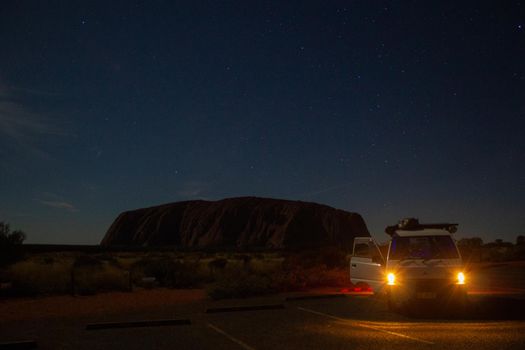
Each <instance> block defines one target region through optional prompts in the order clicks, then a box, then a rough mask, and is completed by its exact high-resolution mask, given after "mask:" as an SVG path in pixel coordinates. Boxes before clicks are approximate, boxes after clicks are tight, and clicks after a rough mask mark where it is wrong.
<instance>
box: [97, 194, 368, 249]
mask: <svg viewBox="0 0 525 350" xmlns="http://www.w3.org/2000/svg"><path fill="white" fill-rule="evenodd" d="M369 235H370V233H369V232H368V229H367V227H366V224H365V222H364V220H363V218H362V217H361V215H359V214H356V213H350V212H347V211H344V210H339V209H335V208H331V207H329V206H326V205H321V204H317V203H310V202H300V201H290V200H281V199H270V198H258V197H240V198H228V199H223V200H219V201H203V200H195V201H185V202H176V203H170V204H164V205H159V206H155V207H151V208H143V209H137V210H131V211H126V212H123V213H121V214H120V215H119V216H118V217H117V218H116V219H115V221H114V222H113V224H112V225H111V227H110V228H109V230H108V231H107V233H106V235H105V237H104V239H103V240H102V242H101V245H103V246H117V245H118V246H177V247H184V248H230V249H231V248H241V249H242V248H268V249H302V248H313V247H320V246H338V247H342V248H345V249H350V248H351V245H352V242H353V239H354V237H356V236H369Z"/></svg>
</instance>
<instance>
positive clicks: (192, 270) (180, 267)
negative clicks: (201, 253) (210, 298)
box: [132, 259, 203, 288]
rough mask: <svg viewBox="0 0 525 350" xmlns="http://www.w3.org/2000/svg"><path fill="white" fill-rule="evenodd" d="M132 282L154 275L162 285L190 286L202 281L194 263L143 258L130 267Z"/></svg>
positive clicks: (138, 282) (139, 282) (197, 284)
mask: <svg viewBox="0 0 525 350" xmlns="http://www.w3.org/2000/svg"><path fill="white" fill-rule="evenodd" d="M132 274H133V279H134V282H135V283H136V284H138V285H140V284H141V282H142V278H143V277H154V278H155V280H156V282H157V283H158V284H159V285H161V286H163V287H170V288H190V287H196V286H199V285H200V284H201V283H202V280H203V278H202V276H201V275H200V274H199V271H198V269H197V265H196V264H190V263H183V262H180V261H178V260H172V259H143V260H140V261H138V262H137V263H135V264H134V265H133V267H132Z"/></svg>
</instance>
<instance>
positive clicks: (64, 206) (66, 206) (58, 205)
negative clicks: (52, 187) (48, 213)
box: [38, 200, 78, 212]
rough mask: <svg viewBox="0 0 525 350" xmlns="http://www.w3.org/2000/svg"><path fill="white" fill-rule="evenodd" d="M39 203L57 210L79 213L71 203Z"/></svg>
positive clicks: (41, 201) (40, 201)
mask: <svg viewBox="0 0 525 350" xmlns="http://www.w3.org/2000/svg"><path fill="white" fill-rule="evenodd" d="M38 202H39V203H40V204H42V205H45V206H48V207H52V208H57V209H64V210H68V211H70V212H77V211H78V210H77V208H75V206H74V205H73V204H71V203H69V202H55V201H44V200H38Z"/></svg>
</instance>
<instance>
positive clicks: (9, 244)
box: [0, 221, 26, 267]
mask: <svg viewBox="0 0 525 350" xmlns="http://www.w3.org/2000/svg"><path fill="white" fill-rule="evenodd" d="M25 240H26V234H25V233H24V232H22V231H21V230H15V231H11V228H10V226H9V224H8V223H5V222H3V221H2V222H0V267H2V266H6V265H9V264H12V263H13V262H15V261H17V260H18V259H20V258H21V257H22V255H23V251H22V249H21V248H20V246H21V245H22V243H23V242H24V241H25Z"/></svg>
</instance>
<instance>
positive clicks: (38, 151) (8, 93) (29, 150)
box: [0, 81, 68, 158]
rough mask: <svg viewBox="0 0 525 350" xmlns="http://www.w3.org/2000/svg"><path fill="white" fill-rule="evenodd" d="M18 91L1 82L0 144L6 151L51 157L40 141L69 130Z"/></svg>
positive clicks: (65, 134) (64, 134) (63, 133)
mask: <svg viewBox="0 0 525 350" xmlns="http://www.w3.org/2000/svg"><path fill="white" fill-rule="evenodd" d="M17 90H20V89H16V88H12V87H9V86H7V85H6V84H3V83H2V82H1V81H0V146H1V147H2V148H3V149H4V152H9V153H15V154H17V155H32V156H38V157H41V158H48V154H47V152H46V151H45V149H44V148H43V147H42V146H41V145H40V144H41V142H40V140H42V139H43V138H46V137H50V136H52V137H58V136H67V135H68V133H67V132H65V131H64V130H63V129H62V128H60V127H59V126H58V125H57V123H56V121H53V120H51V119H49V118H48V117H46V116H44V115H42V114H41V113H38V112H36V111H35V110H34V109H32V108H30V107H29V106H28V105H27V104H26V103H24V99H21V98H20V92H19V91H17ZM26 93H27V91H26ZM0 153H2V152H0Z"/></svg>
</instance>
